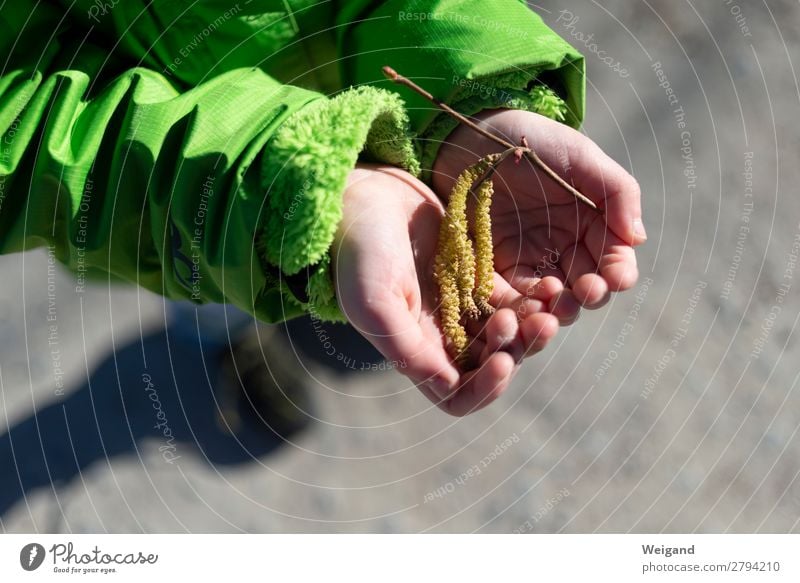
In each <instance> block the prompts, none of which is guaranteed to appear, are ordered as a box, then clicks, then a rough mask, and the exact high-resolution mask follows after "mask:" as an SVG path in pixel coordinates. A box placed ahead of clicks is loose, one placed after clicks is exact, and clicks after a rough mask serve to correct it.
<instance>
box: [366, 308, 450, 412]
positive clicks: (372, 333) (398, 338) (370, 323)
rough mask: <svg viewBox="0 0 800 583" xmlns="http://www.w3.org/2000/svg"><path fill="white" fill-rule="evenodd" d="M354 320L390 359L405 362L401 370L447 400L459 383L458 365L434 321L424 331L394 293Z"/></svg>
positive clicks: (374, 344)
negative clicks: (449, 353)
mask: <svg viewBox="0 0 800 583" xmlns="http://www.w3.org/2000/svg"><path fill="white" fill-rule="evenodd" d="M353 316H354V317H353V318H351V323H353V324H354V325H355V326H356V328H357V329H358V330H359V332H361V334H362V335H364V336H365V337H366V338H367V340H369V341H370V343H372V345H373V346H375V348H377V349H378V351H379V352H380V353H381V354H382V355H383V356H384V357H385V358H386V359H387V360H389V361H398V362H405V363H406V367H405V368H403V369H402V373H403V374H404V375H405V376H407V377H408V378H410V379H411V380H412V381H414V382H415V383H417V384H424V385H425V386H427V387H428V388H429V389H430V390H431V391H432V392H433V393H434V394H435V395H436V397H438V398H439V399H446V398H447V397H449V396H450V395H451V394H452V392H453V391H454V390H455V389H456V387H457V386H458V382H459V378H460V373H459V371H458V370H457V369H456V368H455V366H454V365H453V363H452V362H451V360H450V357H449V356H448V354H447V351H446V350H445V348H444V345H443V344H442V342H441V339H440V337H439V336H438V329H437V330H434V328H435V323H434V322H429V325H430V326H431V327H432V328H431V330H427V331H424V330H423V329H422V326H421V325H420V323H419V321H418V320H417V319H416V318H415V317H414V316H413V315H412V314H411V313H410V312H409V309H408V304H407V302H406V300H405V299H403V298H399V297H396V296H394V295H390V296H387V297H385V298H381V299H375V300H373V301H370V302H368V303H366V304H365V305H364V307H363V310H359V311H358V315H357V316H356V315H355V314H353Z"/></svg>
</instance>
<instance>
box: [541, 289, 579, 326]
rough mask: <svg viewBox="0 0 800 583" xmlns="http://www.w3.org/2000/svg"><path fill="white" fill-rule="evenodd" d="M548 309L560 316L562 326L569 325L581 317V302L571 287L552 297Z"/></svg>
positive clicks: (559, 321)
mask: <svg viewBox="0 0 800 583" xmlns="http://www.w3.org/2000/svg"><path fill="white" fill-rule="evenodd" d="M547 311H548V312H550V313H551V314H553V315H554V316H555V317H556V318H558V323H559V324H560V325H561V326H569V325H571V324H574V323H575V322H576V321H577V320H578V318H579V317H580V313H581V304H580V303H579V302H578V300H576V299H575V294H574V293H573V292H572V290H571V289H565V290H563V291H562V292H561V293H558V294H556V295H555V296H553V297H552V298H551V299H550V302H549V303H548V305H547Z"/></svg>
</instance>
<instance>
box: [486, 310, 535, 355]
mask: <svg viewBox="0 0 800 583" xmlns="http://www.w3.org/2000/svg"><path fill="white" fill-rule="evenodd" d="M500 350H502V351H504V352H507V353H509V354H510V355H511V356H512V357H514V360H515V361H517V360H519V359H520V358H522V353H523V352H524V347H523V345H522V337H521V336H520V335H519V321H518V320H517V315H516V314H515V313H514V311H513V310H510V309H507V308H506V309H502V310H498V311H496V312H495V313H494V314H492V316H491V318H489V322H488V323H487V325H486V345H485V346H484V348H483V351H482V353H481V357H480V361H481V362H485V361H486V360H487V359H488V358H489V356H490V355H492V354H493V353H495V352H498V351H500Z"/></svg>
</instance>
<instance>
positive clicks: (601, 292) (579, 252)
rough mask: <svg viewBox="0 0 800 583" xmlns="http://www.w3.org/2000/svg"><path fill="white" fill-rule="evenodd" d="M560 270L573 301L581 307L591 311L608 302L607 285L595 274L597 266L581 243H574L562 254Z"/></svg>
mask: <svg viewBox="0 0 800 583" xmlns="http://www.w3.org/2000/svg"><path fill="white" fill-rule="evenodd" d="M561 268H562V269H563V270H564V272H565V274H566V276H567V282H568V283H569V285H570V287H571V288H572V293H573V294H574V295H575V299H576V300H578V302H580V303H581V304H582V305H584V306H585V307H587V308H590V309H592V308H598V307H600V306H602V305H603V304H605V303H606V301H608V295H609V290H608V284H607V283H606V281H605V280H604V279H603V278H602V277H601V276H600V275H598V274H597V273H596V272H597V264H595V262H594V259H593V258H592V255H591V253H589V250H588V249H586V247H585V246H584V245H583V243H576V244H575V245H573V246H571V247H569V248H568V249H567V250H566V251H565V252H564V253H563V254H562V256H561Z"/></svg>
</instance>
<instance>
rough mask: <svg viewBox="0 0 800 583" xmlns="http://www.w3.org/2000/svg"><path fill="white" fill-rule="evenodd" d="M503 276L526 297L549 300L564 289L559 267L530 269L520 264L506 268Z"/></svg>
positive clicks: (563, 276)
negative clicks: (543, 269)
mask: <svg viewBox="0 0 800 583" xmlns="http://www.w3.org/2000/svg"><path fill="white" fill-rule="evenodd" d="M502 275H503V277H504V278H505V279H506V280H507V281H508V283H509V284H511V286H512V287H513V288H514V289H516V290H517V291H518V292H519V293H520V294H522V295H523V296H524V297H526V298H528V299H533V300H540V301H542V302H548V301H550V298H551V297H553V296H554V295H555V294H557V293H559V292H560V291H561V290H563V289H564V282H565V281H566V277H565V275H564V272H563V271H562V270H561V269H558V268H555V269H547V270H545V271H542V270H539V269H535V270H534V269H531V268H530V267H528V266H525V265H520V266H517V267H514V268H511V269H507V270H506V271H504V272H503V273H502Z"/></svg>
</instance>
